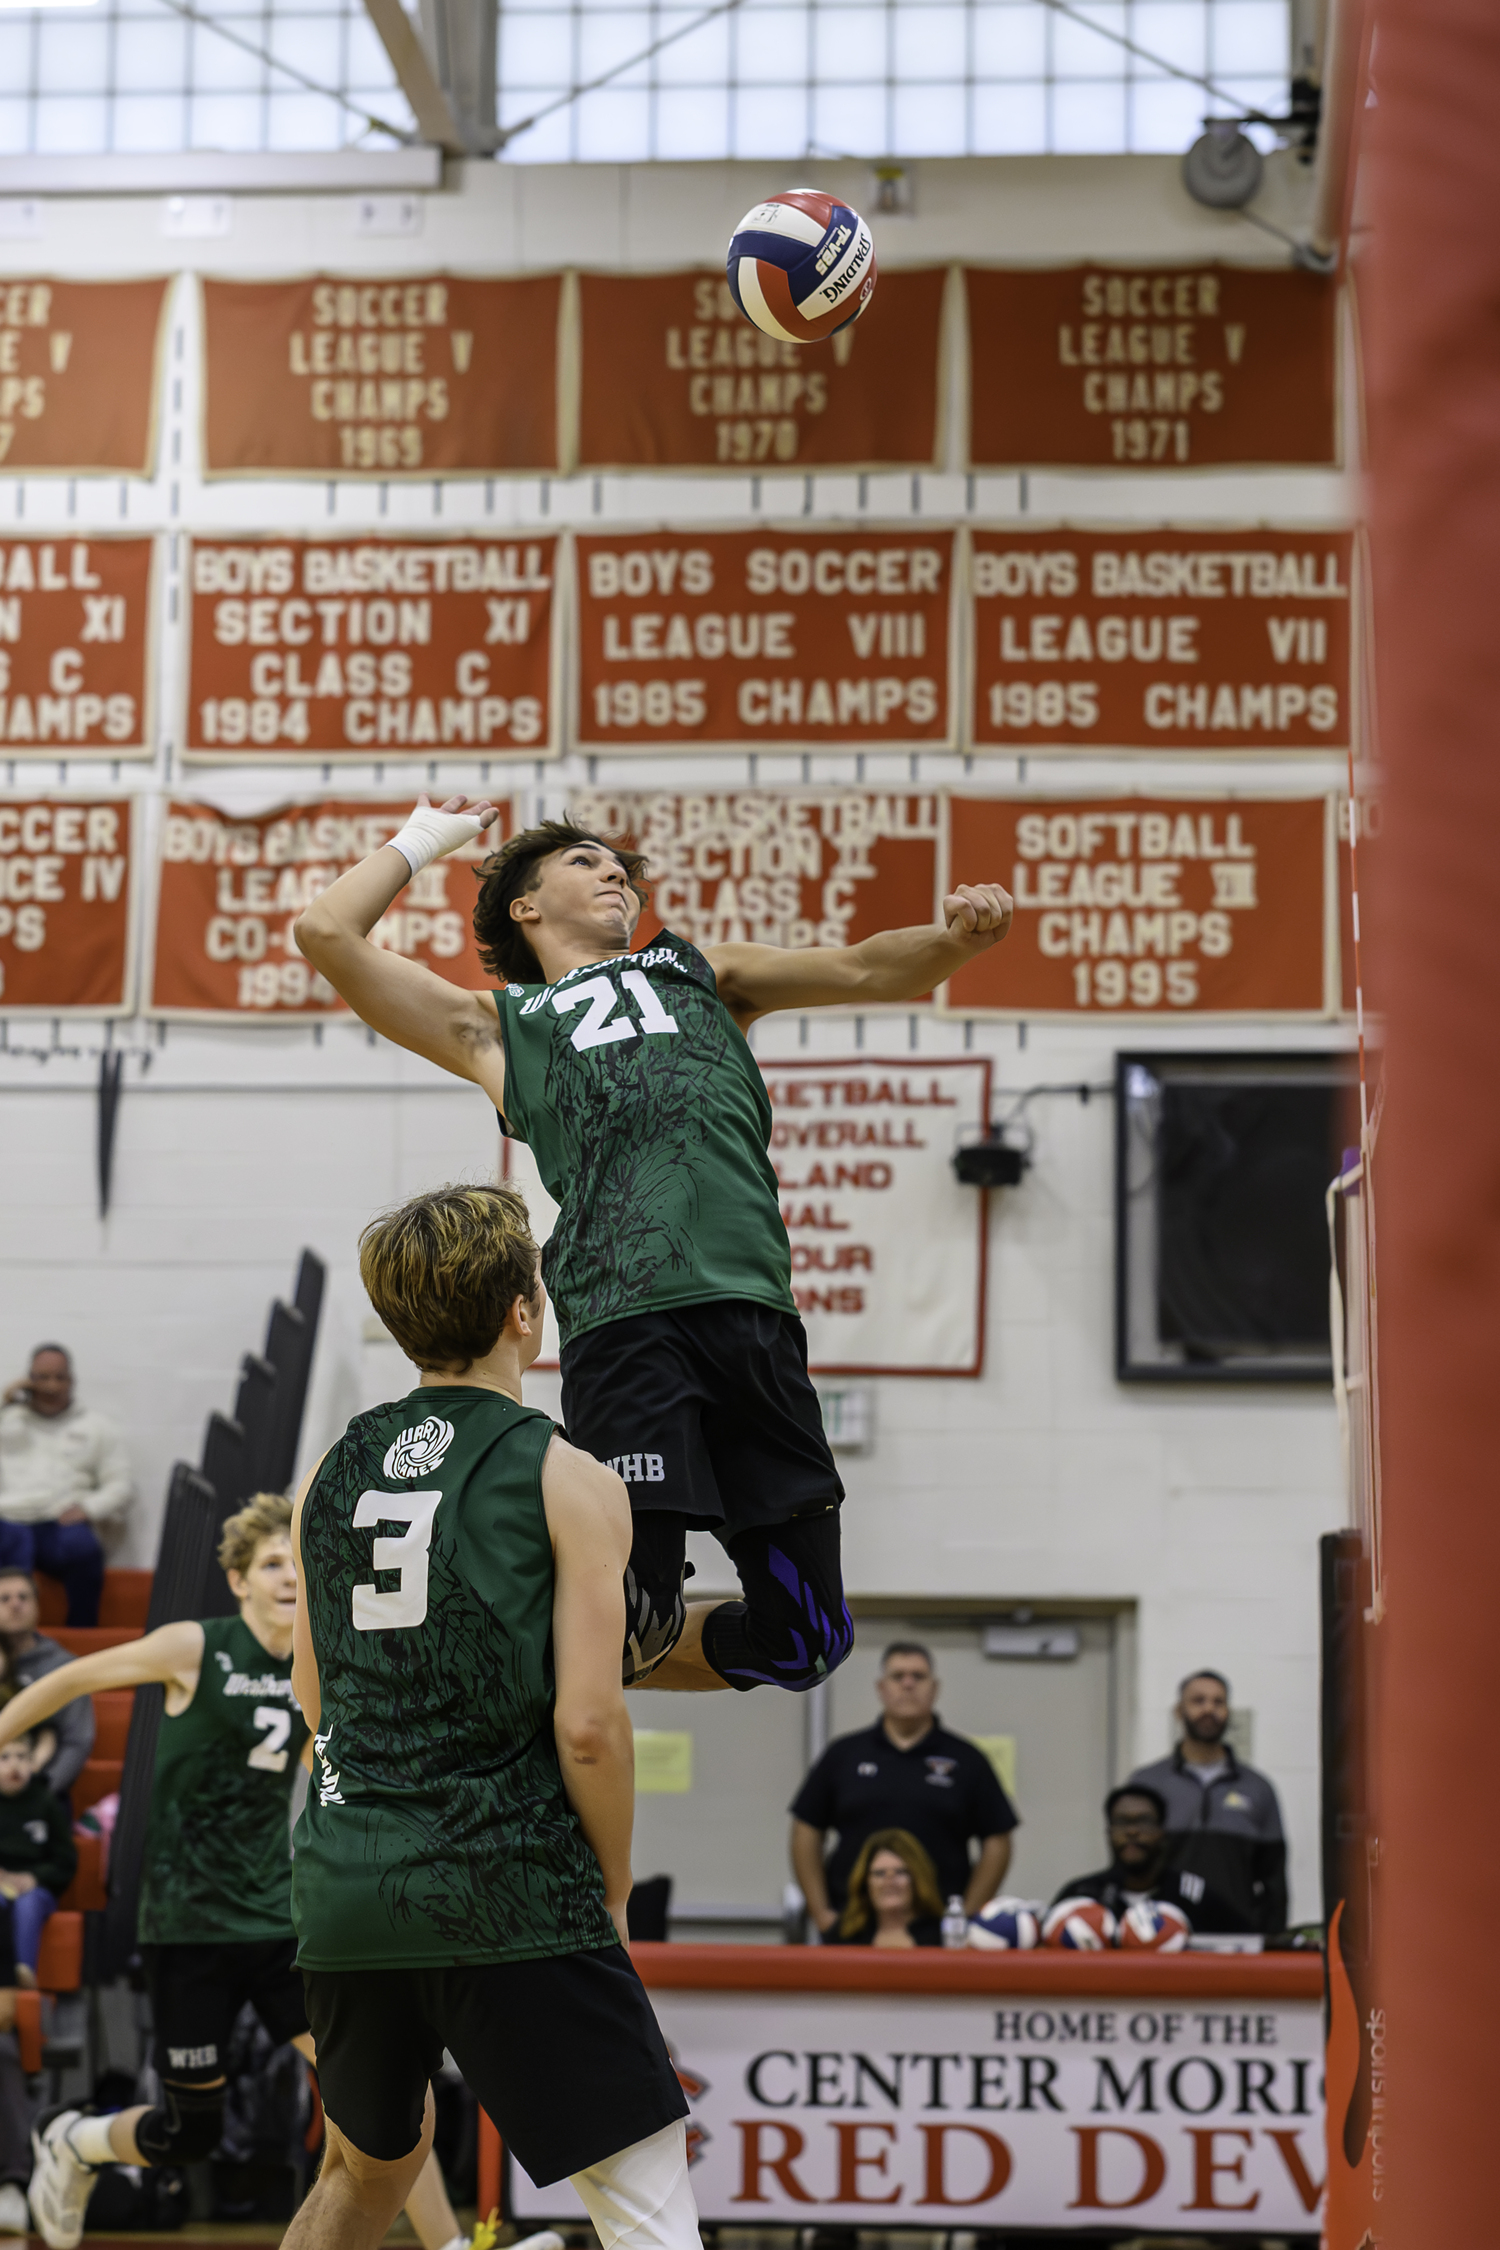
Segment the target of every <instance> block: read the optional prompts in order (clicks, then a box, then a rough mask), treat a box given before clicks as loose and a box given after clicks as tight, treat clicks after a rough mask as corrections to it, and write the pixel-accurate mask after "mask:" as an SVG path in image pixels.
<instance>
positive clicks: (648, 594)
mask: <svg viewBox="0 0 1500 2250" xmlns="http://www.w3.org/2000/svg"><path fill="white" fill-rule="evenodd" d="M953 539H954V534H953V533H952V532H951V531H934V530H929V529H928V528H927V527H926V526H918V525H915V524H913V525H912V526H910V527H909V528H907V529H905V530H901V531H785V530H771V529H768V530H764V531H761V530H756V531H715V532H696V531H654V532H640V533H624V534H619V535H616V536H612V537H607V538H588V539H580V540H579V542H578V576H579V647H580V659H579V661H580V674H581V680H580V707H579V720H578V732H579V737H580V747H581V748H582V749H585V750H588V751H593V752H600V753H604V752H608V751H612V750H615V751H617V750H633V749H637V748H639V749H643V750H644V749H661V748H664V747H666V748H670V747H673V746H678V745H680V746H681V747H683V748H685V749H686V748H692V749H695V750H696V749H708V748H718V749H734V750H756V749H760V748H761V747H763V746H766V745H769V744H771V743H797V744H801V745H804V746H805V747H806V748H808V749H810V750H815V749H820V748H823V747H824V746H826V745H828V744H830V743H843V744H851V745H854V746H856V747H864V746H869V747H871V748H873V747H875V746H876V745H879V746H881V747H883V748H892V749H895V748H904V747H908V746H909V747H911V748H913V749H940V748H943V747H944V746H946V745H947V744H948V743H949V742H950V741H951V739H952V732H953V712H952V697H951V691H950V686H949V675H950V669H951V667H950V660H949V637H950V627H949V621H950V615H951V599H952V581H953Z"/></svg>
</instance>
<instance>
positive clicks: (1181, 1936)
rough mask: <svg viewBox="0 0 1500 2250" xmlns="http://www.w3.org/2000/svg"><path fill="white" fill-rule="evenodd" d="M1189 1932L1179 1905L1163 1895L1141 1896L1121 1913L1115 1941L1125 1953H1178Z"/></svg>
mask: <svg viewBox="0 0 1500 2250" xmlns="http://www.w3.org/2000/svg"><path fill="white" fill-rule="evenodd" d="M1192 1934H1193V1926H1192V1924H1191V1922H1189V1920H1188V1918H1187V1916H1186V1915H1185V1914H1184V1913H1183V1911H1182V1908H1181V1907H1180V1906H1174V1905H1173V1904H1172V1902H1171V1900H1170V1899H1166V1898H1142V1899H1137V1901H1136V1903H1135V1905H1134V1906H1132V1907H1129V1908H1127V1910H1126V1911H1125V1913H1123V1914H1122V1915H1121V1916H1120V1931H1119V1935H1118V1937H1117V1938H1116V1939H1115V1943H1116V1945H1118V1946H1122V1947H1123V1948H1124V1950H1125V1951H1126V1952H1127V1953H1137V1952H1140V1953H1180V1952H1181V1951H1182V1949H1183V1947H1184V1946H1185V1945H1186V1944H1187V1941H1188V1939H1189V1938H1190V1937H1191V1936H1192Z"/></svg>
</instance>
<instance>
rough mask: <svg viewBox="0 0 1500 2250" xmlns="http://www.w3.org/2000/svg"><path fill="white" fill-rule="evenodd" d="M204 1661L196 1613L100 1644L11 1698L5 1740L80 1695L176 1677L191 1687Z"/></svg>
mask: <svg viewBox="0 0 1500 2250" xmlns="http://www.w3.org/2000/svg"><path fill="white" fill-rule="evenodd" d="M202 1665H203V1627H202V1626H201V1625H198V1624H195V1623H194V1622H193V1621H192V1620H191V1619H185V1620H184V1621H183V1622H182V1623H181V1624H178V1625H162V1626H159V1627H158V1628H157V1630H156V1631H155V1632H154V1633H147V1634H146V1635H145V1636H144V1637H143V1638H142V1639H141V1640H138V1641H122V1642H121V1643H120V1645H119V1646H118V1647H117V1648H101V1649H99V1650H97V1651H96V1652H95V1654H94V1655H92V1656H80V1657H78V1658H76V1659H75V1661H74V1662H73V1663H72V1664H59V1666H58V1667H57V1670H56V1671H55V1672H47V1673H44V1674H43V1676H42V1678H41V1679H39V1680H36V1681H34V1682H33V1683H32V1685H31V1686H30V1687H28V1688H22V1690H21V1692H20V1694H19V1695H13V1696H12V1697H11V1699H10V1701H9V1703H7V1704H5V1705H4V1706H3V1707H0V1742H14V1740H15V1738H16V1736H17V1735H19V1734H30V1733H31V1731H32V1729H33V1728H34V1727H39V1726H40V1725H41V1724H42V1722H43V1720H44V1719H50V1718H51V1716H52V1714H53V1712H54V1711H60V1710H61V1709H62V1707H63V1705H64V1704H65V1703H71V1702H72V1701H73V1698H74V1697H75V1696H77V1695H100V1694H102V1693H103V1692H104V1690H105V1689H106V1688H127V1687H149V1686H150V1685H151V1684H152V1683H153V1682H154V1681H159V1682H160V1683H161V1684H162V1685H163V1686H164V1687H170V1686H171V1685H172V1684H173V1683H174V1682H176V1683H177V1684H178V1685H179V1686H181V1687H183V1688H185V1689H187V1690H188V1691H189V1692H191V1690H192V1688H193V1687H194V1686H195V1685H196V1684H197V1679H198V1674H199V1671H200V1670H201V1669H202Z"/></svg>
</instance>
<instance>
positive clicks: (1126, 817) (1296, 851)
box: [944, 796, 1334, 1015]
mask: <svg viewBox="0 0 1500 2250" xmlns="http://www.w3.org/2000/svg"><path fill="white" fill-rule="evenodd" d="M947 815H948V823H949V828H948V874H947V877H946V878H945V880H947V881H948V882H952V883H969V882H979V881H982V880H984V879H985V870H986V869H988V870H989V871H990V873H991V874H992V875H994V874H998V875H999V877H1000V879H1001V881H1002V882H1005V883H1007V884H1008V885H1009V887H1010V890H1011V892H1012V894H1013V896H1014V898H1015V902H1016V913H1015V921H1014V923H1013V925H1012V927H1011V931H1010V935H1009V937H1008V938H1007V939H1006V941H1005V943H1004V945H1000V946H996V947H994V948H993V949H992V950H991V951H990V952H988V953H984V954H981V955H980V956H979V958H978V959H977V960H975V961H973V962H971V963H970V964H969V966H968V967H967V968H964V969H961V970H960V971H959V973H958V975H957V976H956V977H954V978H953V980H952V982H951V983H950V984H949V985H948V987H947V991H946V994H945V995H944V1004H945V1005H946V1006H947V1007H948V1008H949V1009H950V1010H951V1011H953V1012H954V1013H956V1014H959V1015H964V1014H970V1013H978V1012H981V1011H984V1010H991V1011H994V1012H995V1013H997V1014H1002V1015H1082V1014H1095V1013H1106V1014H1125V1015H1131V1014H1136V1015H1139V1014H1151V1013H1160V1014H1189V1015H1190V1014H1192V1013H1194V1012H1195V1011H1199V1012H1203V1013H1208V1014H1221V1013H1225V1014H1240V1013H1244V1014H1250V1015H1321V1014H1323V1013H1325V1012H1326V1011H1327V1010H1329V1009H1330V1008H1331V1006H1332V1005H1333V1004H1334V988H1333V986H1332V984H1331V982H1330V977H1329V962H1330V959H1331V946H1332V940H1333V935H1334V933H1333V932H1332V931H1331V930H1330V927H1329V921H1330V916H1329V913H1328V898H1329V887H1328V885H1329V873H1330V867H1329V840H1330V836H1331V832H1332V806H1331V800H1329V799H1326V798H1323V797H1302V798H1289V799H1288V798H1265V797H1213V798H1204V797H1182V798H1166V799H1163V798H1150V797H1099V798H1088V799H1085V798H1081V797H1080V798H1054V799H1051V800H1047V801H1043V800H1041V799H1038V798H1032V799H1028V798H1019V797H1013V798H1006V799H1000V798H994V797H990V798H983V797H956V796H955V797H950V798H949V799H948V800H947Z"/></svg>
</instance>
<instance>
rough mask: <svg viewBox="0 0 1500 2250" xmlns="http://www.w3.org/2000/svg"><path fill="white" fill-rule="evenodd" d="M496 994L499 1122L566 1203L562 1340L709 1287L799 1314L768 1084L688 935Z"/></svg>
mask: <svg viewBox="0 0 1500 2250" xmlns="http://www.w3.org/2000/svg"><path fill="white" fill-rule="evenodd" d="M495 1006H496V1008H497V1009H498V1011H499V1015H500V1030H501V1034H502V1037H503V1039H504V1042H505V1114H504V1116H503V1117H502V1119H501V1124H502V1126H503V1128H504V1130H505V1131H506V1132H507V1133H509V1134H510V1135H511V1137H512V1138H513V1139H515V1140H521V1141H525V1142H527V1143H528V1144H529V1146H530V1148H531V1151H532V1154H533V1155H534V1156H535V1158H536V1162H537V1169H538V1171H539V1172H540V1173H541V1176H542V1180H543V1183H544V1184H545V1186H546V1189H547V1192H548V1194H549V1195H551V1196H552V1197H553V1199H554V1200H555V1201H556V1202H557V1203H558V1204H559V1206H560V1212H559V1216H558V1221H557V1225H556V1227H555V1228H554V1229H553V1233H552V1239H551V1241H550V1242H549V1243H548V1244H547V1248H546V1250H545V1252H544V1253H543V1258H542V1272H543V1274H544V1276H545V1279H546V1283H547V1288H548V1290H549V1292H550V1294H551V1297H552V1300H553V1303H554V1304H555V1306H556V1307H557V1318H558V1325H559V1327H560V1329H561V1331H562V1338H563V1341H564V1343H566V1342H567V1341H568V1340H569V1338H570V1337H573V1336H578V1335H581V1334H582V1333H583V1331H584V1330H585V1329H588V1328H598V1327H601V1326H602V1325H603V1324H604V1323H605V1322H606V1321H611V1320H625V1319H628V1318H629V1316H630V1315H631V1314H633V1313H640V1312H647V1311H654V1310H659V1309H661V1308H664V1307H667V1306H672V1305H694V1304H702V1303H704V1302H705V1301H706V1300H708V1299H710V1298H715V1297H738V1298H748V1299H749V1300H750V1301H751V1302H752V1303H753V1304H760V1305H771V1306H773V1307H774V1308H775V1309H776V1310H777V1311H778V1312H788V1313H795V1311H796V1309H797V1308H796V1303H795V1301H794V1299H793V1296H792V1281H791V1257H790V1254H789V1251H788V1248H787V1237H786V1228H785V1226H784V1225H783V1224H782V1219H781V1206H780V1202H779V1200H778V1195H777V1185H776V1174H775V1172H774V1171H773V1169H772V1167H771V1161H770V1158H769V1157H768V1156H767V1154H766V1150H767V1147H768V1145H769V1142H770V1138H771V1104H770V1100H769V1097H768V1096H767V1093H766V1088H765V1081H764V1080H763V1079H762V1077H761V1074H760V1071H759V1070H758V1068H757V1067H756V1063H755V1058H754V1056H753V1055H752V1054H751V1052H750V1049H749V1047H748V1046H747V1044H746V1042H745V1038H744V1034H743V1033H742V1032H741V1031H740V1029H739V1026H738V1025H737V1024H736V1023H735V1021H734V1019H733V1017H732V1016H731V1015H730V1013H729V1011H728V1009H727V1008H726V1007H725V1005H724V1003H723V1001H722V1000H721V999H720V998H719V993H718V987H717V985H716V984H715V982H714V973H713V970H712V969H711V968H710V967H709V965H708V963H707V961H705V960H704V958H703V955H702V954H701V953H700V952H699V951H698V949H697V947H696V946H693V945H688V944H687V943H686V942H685V941H684V940H683V939H681V938H678V937H673V936H672V934H671V933H670V931H663V932H662V934H661V935H660V936H659V937H658V938H656V939H655V940H654V941H653V943H652V944H650V945H648V946H646V947H644V948H643V949H642V950H641V951H640V952H639V953H622V954H620V955H619V956H618V957H617V958H616V959H615V960H613V961H599V962H590V963H588V964H587V965H585V966H584V967H582V968H578V969H570V970H569V972H568V974H567V975H566V976H565V977H559V979H558V981H557V983H556V984H509V985H507V986H506V987H505V989H504V990H503V991H501V992H497V993H496V994H495Z"/></svg>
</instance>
